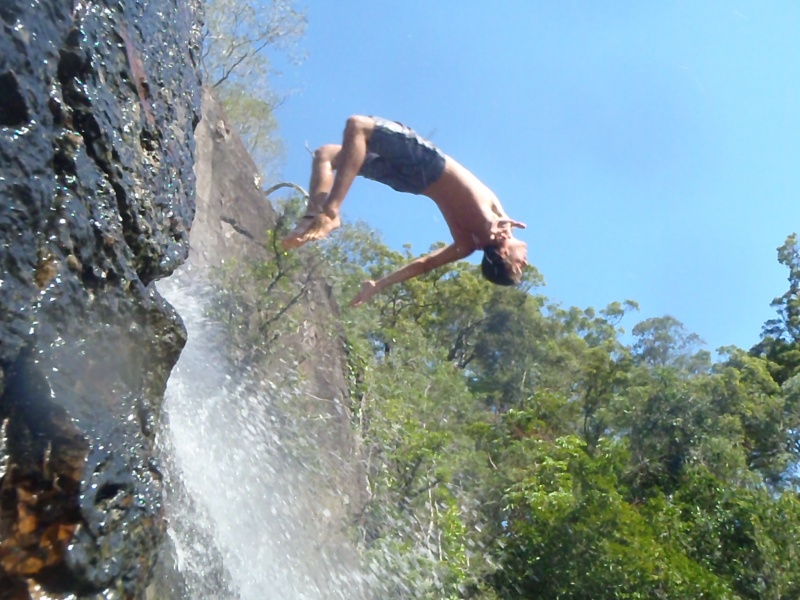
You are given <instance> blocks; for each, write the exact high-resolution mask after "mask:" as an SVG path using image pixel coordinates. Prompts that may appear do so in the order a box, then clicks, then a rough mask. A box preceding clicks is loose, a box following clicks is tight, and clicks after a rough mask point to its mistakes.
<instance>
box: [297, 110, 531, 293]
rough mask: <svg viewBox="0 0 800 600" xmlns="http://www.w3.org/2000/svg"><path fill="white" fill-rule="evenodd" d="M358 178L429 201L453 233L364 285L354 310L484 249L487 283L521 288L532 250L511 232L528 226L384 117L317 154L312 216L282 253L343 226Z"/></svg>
mask: <svg viewBox="0 0 800 600" xmlns="http://www.w3.org/2000/svg"><path fill="white" fill-rule="evenodd" d="M357 175H361V176H362V177H366V178H367V179H372V180H374V181H379V182H381V183H384V184H386V185H388V186H390V187H392V188H393V189H395V190H397V191H398V192H409V193H411V194H422V195H425V196H428V197H429V198H431V199H432V200H433V201H434V202H435V203H436V205H437V206H438V207H439V210H440V211H441V212H442V216H443V217H444V220H445V221H446V222H447V226H448V227H449V228H450V233H451V234H452V236H453V243H452V244H450V245H449V246H445V247H444V248H439V249H438V250H435V251H433V252H431V253H430V254H427V255H425V256H421V257H420V258H417V259H416V260H413V261H411V262H410V263H408V264H407V265H405V266H404V267H402V268H401V269H398V270H397V271H395V272H394V273H390V274H389V275H387V276H385V277H383V278H381V279H379V280H377V281H371V280H368V281H364V282H363V283H362V284H361V290H360V291H359V293H358V295H357V296H356V297H355V298H354V299H353V301H352V302H351V305H352V306H357V305H359V304H361V303H363V302H366V301H368V300H369V299H370V298H372V296H374V295H375V294H377V293H378V292H380V291H381V290H382V289H384V288H386V287H388V286H390V285H393V284H395V283H399V282H401V281H406V280H407V279H411V278H412V277H416V276H418V275H421V274H423V273H427V272H428V271H430V270H432V269H435V268H436V267H440V266H442V265H445V264H447V263H451V262H455V261H457V260H460V259H462V258H465V257H467V256H469V255H470V254H472V252H474V251H475V250H483V253H484V254H483V261H482V263H481V272H482V273H483V276H484V277H485V278H486V279H488V280H489V281H491V282H492V283H495V284H498V285H516V284H518V283H519V282H520V279H521V277H522V271H523V268H524V267H525V265H527V264H528V263H527V260H526V256H527V245H526V244H525V242H522V241H520V240H518V239H516V238H514V236H513V234H512V228H513V227H519V228H521V229H524V228H525V225H524V224H523V223H520V222H519V221H514V220H513V219H510V218H509V217H508V215H506V213H505V211H504V210H503V207H502V206H501V205H500V201H499V200H498V199H497V196H495V195H494V193H493V192H492V191H491V190H490V189H489V188H488V187H486V186H485V185H484V184H483V183H481V181H480V180H479V179H478V178H477V177H475V175H473V174H472V173H470V172H469V171H468V170H467V169H465V168H464V167H463V166H461V165H460V164H459V163H457V162H456V161H455V160H453V159H452V158H451V157H449V156H446V155H445V154H443V153H442V152H441V151H440V150H439V149H437V148H436V147H435V146H434V145H433V144H431V143H430V142H429V141H427V140H425V139H423V138H421V137H420V136H419V135H417V134H416V133H415V132H414V131H412V130H411V129H409V128H408V127H406V126H405V125H402V124H400V123H397V122H394V121H387V120H386V119H381V118H380V117H363V116H353V117H350V118H349V119H348V120H347V124H346V126H345V129H344V138H343V140H342V145H341V146H340V145H338V144H328V145H325V146H321V147H320V148H318V149H317V150H316V151H315V152H314V160H313V163H312V168H311V183H310V185H309V198H308V207H307V208H306V214H305V216H304V217H303V218H302V219H301V220H300V223H298V225H297V227H295V228H294V230H293V231H292V232H291V233H290V234H289V235H287V236H286V237H285V238H283V246H284V248H287V249H289V248H297V247H298V246H301V245H303V244H305V243H306V242H309V241H312V240H319V239H322V238H324V237H325V236H326V235H328V233H330V232H331V231H333V230H334V229H336V228H337V227H339V225H340V221H339V208H340V207H341V205H342V202H343V201H344V199H345V196H346V195H347V192H348V191H349V190H350V186H351V184H352V183H353V180H354V179H355V178H356V176H357Z"/></svg>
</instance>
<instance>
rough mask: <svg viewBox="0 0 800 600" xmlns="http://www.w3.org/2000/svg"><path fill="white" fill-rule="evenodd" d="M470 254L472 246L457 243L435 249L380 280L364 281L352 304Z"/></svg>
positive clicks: (354, 304)
mask: <svg viewBox="0 0 800 600" xmlns="http://www.w3.org/2000/svg"><path fill="white" fill-rule="evenodd" d="M470 254H472V249H471V248H462V247H460V246H457V245H456V244H450V245H449V246H445V247H444V248H439V249H438V250H434V251H433V252H431V253H430V254H426V255H425V256H420V257H419V258H417V259H415V260H412V261H411V262H410V263H408V264H407V265H405V266H404V267H402V268H400V269H398V270H397V271H395V272H394V273H390V274H389V275H387V276H386V277H382V278H381V279H378V281H372V280H371V279H368V280H367V281H364V282H363V283H362V284H361V291H359V292H358V295H357V296H356V297H355V298H353V300H352V301H351V302H350V306H358V305H359V304H363V303H364V302H367V301H368V300H369V299H370V298H372V297H373V296H374V295H375V294H377V293H378V292H380V291H381V290H384V289H386V288H387V287H389V286H390V285H394V284H395V283H401V282H403V281H407V280H409V279H412V278H413V277H418V276H419V275H422V274H423V273H427V272H428V271H432V270H433V269H435V268H436V267H441V266H442V265H446V264H448V263H451V262H455V261H457V260H460V259H462V258H466V257H467V256H469V255H470Z"/></svg>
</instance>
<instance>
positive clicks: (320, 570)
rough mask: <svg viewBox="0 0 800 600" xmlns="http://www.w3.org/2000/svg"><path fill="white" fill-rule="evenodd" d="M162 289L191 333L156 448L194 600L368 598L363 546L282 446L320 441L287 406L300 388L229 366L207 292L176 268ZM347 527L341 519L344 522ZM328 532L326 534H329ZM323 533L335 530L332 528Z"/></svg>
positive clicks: (313, 474)
mask: <svg viewBox="0 0 800 600" xmlns="http://www.w3.org/2000/svg"><path fill="white" fill-rule="evenodd" d="M158 287H159V291H160V292H161V293H162V294H163V295H164V297H165V298H166V299H167V300H168V301H169V302H170V303H171V304H172V305H173V306H174V307H175V308H176V310H177V311H178V313H179V314H180V315H181V317H182V318H183V320H184V322H185V324H186V328H187V331H188V343H187V345H186V347H185V349H184V351H183V353H182V354H181V357H180V360H179V361H178V364H177V365H176V367H175V369H174V370H173V373H172V375H171V378H170V380H169V383H168V386H167V392H166V399H165V406H164V413H165V419H164V426H163V428H162V431H161V432H160V434H159V447H160V449H161V454H162V458H163V461H164V464H165V471H166V473H165V477H166V479H167V484H168V485H167V487H168V489H169V493H168V495H167V498H166V506H165V508H166V511H167V517H168V522H169V527H168V536H169V546H170V547H171V554H172V556H171V562H172V564H173V568H174V570H175V571H177V573H178V574H179V577H178V578H179V579H180V580H181V581H182V582H183V583H182V589H181V590H180V591H179V592H175V591H174V588H173V594H177V595H178V596H182V597H185V598H191V599H192V600H195V599H200V598H220V599H233V598H241V599H242V600H256V599H258V600H263V599H265V598H268V599H272V598H274V599H281V600H301V599H302V600H305V599H314V600H316V599H322V598H325V599H328V598H334V599H336V598H364V597H366V596H365V595H364V593H363V591H361V590H362V589H363V585H364V579H363V577H361V575H359V573H358V572H357V569H355V567H354V566H353V565H355V564H356V561H355V559H354V557H355V553H354V551H353V549H352V548H351V547H348V544H347V542H346V535H345V534H344V533H341V531H340V533H339V534H338V538H337V539H336V540H334V541H333V542H332V541H331V539H330V535H329V532H331V531H333V532H336V531H337V527H336V525H337V524H336V523H335V522H334V523H333V526H331V523H330V522H329V521H330V520H331V519H335V515H332V511H331V510H329V509H328V508H327V507H325V506H324V502H325V500H324V493H320V492H319V490H318V487H317V486H318V484H319V481H320V478H319V473H318V472H317V471H316V470H315V468H314V466H313V465H307V464H304V463H303V461H300V460H294V459H293V458H292V456H293V451H292V449H291V448H288V449H287V447H286V445H287V440H290V441H291V443H292V444H293V445H294V446H295V447H298V446H300V447H306V448H308V447H312V448H313V447H314V440H313V439H304V437H303V430H304V427H303V425H302V419H301V420H300V421H297V422H292V421H291V420H287V419H285V418H283V417H282V416H281V415H282V411H281V407H282V406H284V407H285V406H289V405H291V403H293V402H295V401H296V400H297V395H298V394H299V393H300V392H297V391H293V390H286V389H280V388H279V386H277V385H274V384H272V383H271V382H269V381H258V382H254V381H248V380H247V378H246V377H237V376H235V375H233V373H234V372H235V370H234V369H231V368H229V365H228V363H227V361H226V360H225V357H224V356H222V355H221V354H222V352H221V350H220V348H221V345H220V343H219V339H220V335H219V333H220V332H219V331H218V327H217V326H216V325H215V324H214V323H212V322H210V321H209V320H208V319H207V318H206V303H207V302H208V298H209V295H208V294H206V293H205V292H204V287H203V286H202V285H200V284H198V283H197V282H194V283H192V284H189V283H187V279H186V278H185V277H172V278H170V280H167V281H164V282H161V283H159V286H158ZM341 529H342V527H338V530H341ZM326 532H328V533H326ZM326 536H327V537H326Z"/></svg>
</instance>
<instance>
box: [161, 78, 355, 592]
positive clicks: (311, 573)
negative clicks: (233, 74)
mask: <svg viewBox="0 0 800 600" xmlns="http://www.w3.org/2000/svg"><path fill="white" fill-rule="evenodd" d="M196 140H197V162H196V165H195V171H196V174H197V214H196V218H195V221H194V225H193V228H192V234H191V249H190V256H189V259H188V260H187V263H186V264H185V265H183V266H182V267H181V268H180V269H179V270H178V271H177V272H176V277H175V278H174V279H177V280H178V281H181V282H182V284H181V285H182V286H184V289H188V290H192V291H191V293H192V294H193V295H195V294H200V293H202V292H200V291H198V290H197V288H196V287H195V286H196V285H197V282H198V280H200V281H205V280H206V278H207V277H208V276H209V274H210V273H211V272H212V271H213V269H215V268H217V267H220V266H221V265H223V264H226V263H227V264H233V265H235V267H234V270H235V269H237V268H239V267H242V266H244V265H246V264H248V263H249V264H252V263H253V262H258V261H270V260H274V252H275V250H274V249H272V248H270V247H269V244H268V243H267V241H268V238H269V236H268V232H269V230H270V229H272V228H274V227H275V224H276V219H277V215H276V212H275V210H274V208H273V206H272V205H271V204H270V198H267V197H266V196H265V192H264V189H263V188H264V187H274V186H271V185H267V186H263V185H262V182H261V180H260V176H259V174H258V169H257V167H256V165H255V164H254V163H253V160H252V159H251V158H250V156H249V155H248V153H247V151H246V149H245V147H244V146H243V144H242V141H241V139H240V138H239V135H238V134H237V132H236V130H235V124H233V123H230V122H228V120H227V117H226V115H225V113H224V111H223V109H222V107H221V106H220V105H219V103H218V101H217V100H216V98H215V97H214V94H213V93H212V92H211V91H210V90H205V91H204V93H203V119H202V121H201V122H200V124H199V125H198V127H197V131H196ZM309 162H310V160H309ZM245 271H246V269H245ZM295 275H297V276H298V277H301V278H303V281H304V283H305V287H304V290H305V291H304V293H303V294H302V296H301V297H300V299H299V301H298V303H297V304H296V305H295V306H293V308H292V314H293V317H292V319H293V321H292V322H296V323H299V325H298V326H297V328H296V330H295V331H292V330H287V331H285V332H284V333H283V334H282V335H281V336H280V338H279V341H278V342H276V344H279V347H278V348H277V349H276V350H275V351H274V352H272V353H265V354H268V356H264V357H263V359H264V362H263V363H259V364H254V363H247V364H246V367H245V368H244V372H241V371H240V372H239V373H238V374H236V373H233V374H232V377H233V381H236V382H241V387H242V388H244V390H246V391H241V392H240V394H246V395H248V396H250V397H253V398H258V402H259V404H260V409H261V411H260V412H261V417H260V418H261V419H262V420H263V421H264V422H266V425H265V424H263V423H250V424H249V425H250V426H251V427H255V428H258V427H261V426H263V427H264V429H265V431H267V432H268V433H265V439H272V440H276V441H277V446H278V447H280V448H283V449H284V451H285V454H284V455H281V456H278V454H279V452H270V451H268V450H267V449H264V448H265V445H264V444H263V441H262V442H261V443H258V444H256V443H254V444H253V446H252V450H249V452H252V455H248V458H249V459H250V460H251V461H252V463H254V464H256V465H260V467H259V469H258V472H257V473H255V474H253V473H249V472H248V471H247V465H244V464H241V463H240V464H239V466H238V468H239V469H240V473H239V476H240V477H241V486H242V487H243V488H244V489H249V487H250V486H251V485H252V486H256V487H258V486H259V485H263V481H261V482H259V483H256V482H248V477H250V476H254V477H258V478H259V479H260V480H264V479H265V478H266V479H272V480H273V481H272V484H274V485H275V486H276V487H278V488H280V487H284V488H285V489H286V490H287V492H286V494H285V495H286V498H282V499H281V500H278V501H280V502H283V503H284V504H283V505H282V506H271V507H270V506H266V505H265V506H264V508H263V510H264V511H265V513H266V514H267V517H268V518H267V520H269V519H270V518H271V517H269V515H270V512H271V513H272V514H278V512H280V513H281V514H282V515H284V516H283V517H282V518H283V522H282V523H278V524H277V526H276V527H274V528H273V531H279V532H280V534H279V539H277V540H273V541H272V542H270V540H264V544H270V543H274V544H276V545H277V546H279V544H280V539H291V540H292V541H291V546H292V548H291V550H290V551H287V550H283V552H284V554H285V561H286V567H285V568H289V566H288V565H290V564H292V563H293V558H292V557H299V556H301V557H302V561H300V562H302V563H303V564H304V565H305V567H302V566H301V565H296V568H297V569H300V570H302V571H303V573H304V576H305V577H307V578H309V579H310V580H313V581H314V585H315V586H316V588H315V589H318V590H321V592H320V593H321V596H320V597H325V598H339V597H348V598H361V597H366V595H365V594H363V593H362V591H361V590H359V589H357V587H358V585H357V584H356V583H355V581H356V579H357V578H355V573H356V572H357V570H358V566H357V562H358V561H357V557H356V556H355V552H354V551H353V549H352V546H351V544H350V540H349V539H348V538H347V535H346V532H347V528H348V525H349V524H350V520H349V519H350V517H351V515H352V514H353V513H357V512H358V511H359V510H360V500H359V499H360V496H361V490H362V489H364V482H363V474H362V473H361V471H360V468H359V461H358V460H357V458H356V455H357V452H356V447H355V443H354V435H353V431H352V424H351V417H350V413H349V403H348V393H347V384H346V381H345V372H346V366H345V365H346V358H345V353H344V343H343V340H342V338H341V335H340V334H339V331H338V325H337V322H336V320H337V318H338V315H339V310H338V306H337V304H336V302H335V300H334V298H333V297H332V293H331V288H330V286H329V285H328V284H327V283H326V282H325V280H324V279H323V275H324V274H321V275H320V276H319V277H312V278H311V279H310V280H308V279H305V276H306V273H302V274H300V273H297V274H295ZM244 277H246V278H249V277H251V275H244ZM211 279H212V280H213V279H214V278H213V276H212V277H211ZM234 280H235V279H234ZM245 285H251V286H253V287H254V288H258V293H264V290H265V289H266V288H267V287H268V285H267V283H262V285H261V286H260V288H259V286H258V285H254V284H253V282H251V281H249V280H248V281H247V282H245ZM209 301H213V299H211V298H210V299H209ZM239 308H240V309H241V310H245V311H246V310H247V309H248V308H249V307H248V306H246V305H243V306H241V307H239ZM265 343H266V342H265ZM233 362H234V363H235V361H233ZM215 366H216V367H219V365H215ZM287 366H288V367H287ZM179 368H180V366H179ZM240 368H241V365H239V364H234V365H232V366H231V369H232V371H236V370H237V369H240ZM287 369H288V370H289V371H291V373H286V371H287ZM289 382H290V383H289ZM289 394H290V395H291V397H292V400H291V405H292V410H293V411H294V412H293V414H291V415H288V414H286V413H285V410H286V409H285V405H284V404H283V402H285V396H286V395H289ZM239 402H242V403H243V404H245V405H247V402H244V401H242V399H241V398H238V397H237V398H230V399H229V400H228V401H226V405H227V406H233V407H235V408H233V409H232V410H233V412H237V411H240V410H242V411H243V410H245V408H246V407H242V406H240V405H239V404H238V403H239ZM197 410H198V411H199V410H200V408H199V405H198V407H197ZM256 412H258V411H256ZM253 418H256V417H253ZM215 420H216V421H219V422H220V423H222V422H225V421H230V420H231V417H230V416H228V417H226V416H225V415H217V416H216V417H215ZM278 424H280V426H279V425H278ZM232 427H233V426H232ZM199 428H200V425H199V424H198V429H199ZM270 429H271V431H270ZM241 435H242V436H245V437H246V436H247V431H242V432H241ZM234 444H235V442H231V445H234ZM296 447H301V448H302V452H303V453H304V455H303V456H302V457H298V456H296V455H293V456H291V457H290V456H287V455H286V454H291V452H286V449H288V448H296ZM259 452H261V454H259ZM267 471H269V472H270V474H269V475H268V474H267ZM300 482H302V483H300ZM267 487H268V486H267ZM292 488H297V490H299V491H297V492H295V493H291V494H290V493H289V492H288V490H291V489H292ZM178 496H180V490H179V489H178V490H176V491H175V492H174V494H173V498H172V499H171V502H173V503H175V502H178V503H180V502H179V501H180V498H178ZM281 496H282V494H280V493H278V494H276V495H275V497H264V502H265V503H269V502H270V501H276V497H278V498H280V497H281ZM270 498H272V500H270ZM286 504H291V506H287V505H286ZM231 509H232V510H236V507H234V506H232V507H231ZM176 510H183V509H182V508H181V507H177V509H176ZM191 512H192V511H189V513H190V514H191ZM286 515H291V516H286ZM254 518H255V515H254ZM266 529H267V528H266V527H265V530H266ZM284 536H285V537H284ZM277 546H276V547H277ZM203 548H204V553H205V548H206V546H203ZM304 569H307V570H304ZM210 571H211V572H213V573H214V574H215V578H217V579H223V578H224V577H222V576H221V575H219V574H222V575H224V568H222V569H220V568H219V565H216V564H215V563H213V564H212V566H211V567H210ZM334 573H336V574H337V575H333V574H334ZM184 575H185V574H184ZM348 577H353V578H352V579H351V580H350V584H348V588H347V592H346V594H344V593H343V592H342V589H340V588H341V587H342V582H344V581H346V580H347V578H348ZM179 579H180V577H178V580H179ZM172 585H173V588H174V587H178V588H180V587H181V585H180V582H179V583H178V584H172ZM183 588H184V589H185V588H186V585H183ZM220 597H227V596H224V595H223V594H220Z"/></svg>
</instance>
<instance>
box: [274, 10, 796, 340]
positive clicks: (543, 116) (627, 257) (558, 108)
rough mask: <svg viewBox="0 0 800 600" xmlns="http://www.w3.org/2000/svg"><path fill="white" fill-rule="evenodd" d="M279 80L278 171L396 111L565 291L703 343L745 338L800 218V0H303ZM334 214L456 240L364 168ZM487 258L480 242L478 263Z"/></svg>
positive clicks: (431, 208)
mask: <svg viewBox="0 0 800 600" xmlns="http://www.w3.org/2000/svg"><path fill="white" fill-rule="evenodd" d="M308 19H309V23H308V30H307V33H306V36H305V37H304V39H303V40H302V42H301V45H302V47H303V48H304V49H305V51H306V53H307V59H306V60H305V62H304V63H303V64H302V65H300V66H299V67H291V68H286V69H285V70H284V75H283V77H282V78H281V80H280V81H278V82H276V86H275V87H277V88H280V89H287V88H293V89H295V90H296V91H295V93H294V94H293V95H292V96H291V97H290V98H289V100H288V101H287V102H286V103H285V104H284V105H283V106H282V107H281V108H280V109H279V111H278V119H279V121H280V123H281V134H282V136H283V137H284V138H285V143H286V148H287V158H286V165H285V168H284V172H283V176H284V178H285V179H288V180H292V181H297V182H300V183H302V184H303V185H306V183H307V180H308V174H309V155H308V153H307V152H306V150H305V148H304V145H305V144H306V143H307V144H308V145H309V146H310V147H312V148H313V147H315V146H318V145H321V144H323V143H329V142H338V141H339V140H340V139H341V131H342V127H343V125H344V121H345V119H346V118H347V117H348V116H349V115H351V114H375V115H380V116H383V117H387V118H390V119H393V120H399V121H402V122H404V123H406V124H407V125H409V126H411V127H413V128H414V129H416V130H417V131H418V132H419V133H420V134H422V135H423V136H425V137H428V138H429V139H431V140H432V141H433V142H434V143H436V144H437V145H438V146H439V147H440V148H441V149H442V150H443V151H444V152H446V153H447V154H450V155H452V156H453V157H454V158H456V159H457V160H458V161H459V162H461V163H462V164H464V165H465V166H466V167H467V168H469V169H470V170H472V171H473V172H474V173H475V174H476V175H478V177H480V178H481V179H482V180H483V181H484V182H485V183H486V184H487V185H489V187H491V188H492V189H493V190H494V191H495V193H496V194H497V195H498V197H499V198H500V201H501V202H502V203H503V206H504V208H505V209H506V211H507V212H508V214H509V215H510V216H511V217H512V218H514V219H518V220H521V221H524V222H526V223H527V224H528V229H527V230H525V231H522V232H521V233H520V237H521V238H522V239H524V240H525V241H526V242H527V243H528V254H529V256H528V257H529V260H530V262H531V263H532V264H534V265H536V267H537V268H538V269H539V270H540V271H541V273H542V274H543V276H544V278H545V281H546V286H545V287H544V288H543V289H541V290H540V291H541V292H542V293H544V294H546V295H547V296H548V297H549V298H550V299H552V300H553V301H557V302H559V303H561V304H562V305H564V306H573V305H574V306H579V307H581V308H586V307H589V306H593V307H595V308H602V307H604V306H605V305H607V304H608V303H609V302H612V301H615V300H619V301H622V300H625V299H632V300H635V301H637V302H638V303H639V304H640V309H641V310H640V312H639V313H638V314H637V315H634V317H633V318H629V319H627V320H626V322H625V325H626V326H627V328H628V329H630V328H631V327H632V326H633V325H634V324H635V323H636V322H638V321H639V320H642V319H644V318H648V317H653V316H663V315H666V314H669V315H672V316H674V317H676V318H677V319H679V320H680V321H682V322H683V323H684V324H685V326H686V328H687V329H688V330H689V331H690V332H694V333H697V334H698V335H700V336H701V337H702V338H703V339H704V340H705V341H706V342H707V347H708V348H709V349H710V350H714V349H716V348H717V347H719V346H723V345H728V344H736V345H738V346H741V347H745V348H749V347H750V346H751V345H752V344H754V343H755V342H756V341H758V337H759V332H760V329H761V325H762V324H763V323H764V321H765V320H767V319H769V318H772V317H773V316H774V310H773V309H772V308H770V306H769V304H770V302H771V300H772V299H773V298H774V297H775V296H778V295H780V294H782V293H783V292H785V291H786V290H787V289H788V284H787V280H786V277H787V274H788V271H787V270H786V269H785V268H784V267H782V266H780V265H779V264H778V262H777V254H776V251H775V250H776V248H777V247H778V246H779V245H781V244H782V243H783V241H784V239H785V238H786V236H787V235H788V234H790V233H792V232H793V231H798V230H799V229H800V2H796V1H794V0H785V1H780V0H774V1H770V2H745V1H738V0H728V1H723V0H719V1H695V0H678V1H669V2H666V1H663V2H615V1H603V2H590V1H588V0H586V1H580V2H578V1H569V0H558V1H557V2H556V1H552V2H545V1H534V0H519V1H516V2H514V1H505V2H488V1H487V2H482V1H478V0H473V1H470V0H461V1H455V0H437V1H432V0H404V1H402V2H397V1H389V0H368V1H348V2H323V1H316V2H311V3H308ZM343 215H344V217H345V219H348V220H357V219H362V220H365V221H367V222H368V223H369V224H370V225H371V226H373V227H374V228H376V229H378V230H380V231H381V233H382V234H383V237H384V241H385V242H386V243H388V244H389V245H390V246H391V247H393V248H397V249H399V248H400V247H401V246H402V245H403V244H404V243H411V244H412V247H413V249H414V251H416V252H422V251H424V250H427V249H428V247H429V245H430V244H431V243H433V242H435V241H437V240H444V241H449V240H450V238H449V233H448V230H447V227H446V225H445V223H444V221H443V219H442V218H441V216H440V215H439V213H438V211H437V210H436V207H435V205H434V204H433V203H432V202H431V201H430V200H427V199H426V198H424V197H421V196H411V195H407V194H398V193H396V192H393V191H392V190H391V189H389V188H386V187H384V186H381V185H379V184H376V183H374V182H371V181H367V180H364V179H361V178H359V179H358V180H356V182H355V184H354V186H353V188H352V190H351V193H350V195H349V196H348V199H347V201H346V202H345V204H344V207H343ZM478 254H479V253H476V255H474V257H475V258H476V259H479V255H478Z"/></svg>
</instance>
